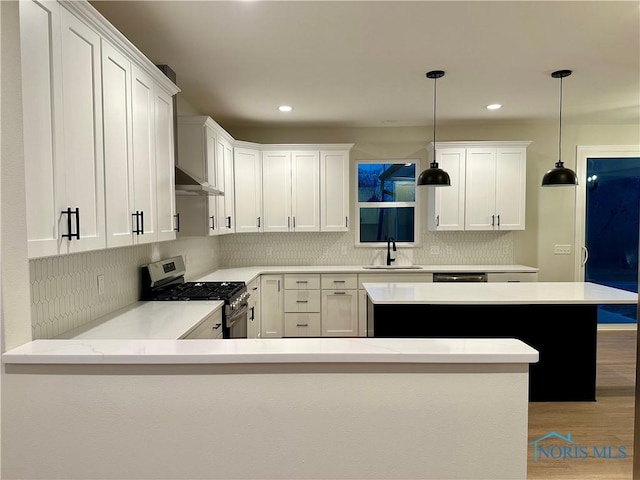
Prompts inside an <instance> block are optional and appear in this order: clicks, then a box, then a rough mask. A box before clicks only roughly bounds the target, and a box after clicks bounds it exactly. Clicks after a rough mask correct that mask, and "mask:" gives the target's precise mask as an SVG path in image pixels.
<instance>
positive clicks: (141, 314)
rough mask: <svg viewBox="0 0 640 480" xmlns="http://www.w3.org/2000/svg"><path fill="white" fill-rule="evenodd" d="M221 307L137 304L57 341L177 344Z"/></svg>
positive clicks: (204, 303) (215, 303) (212, 303)
mask: <svg viewBox="0 0 640 480" xmlns="http://www.w3.org/2000/svg"><path fill="white" fill-rule="evenodd" d="M223 305H224V302H221V301H209V300H206V301H197V302H136V303H134V304H132V305H129V306H127V307H125V308H122V309H120V310H117V311H115V312H113V313H111V314H109V315H106V316H104V317H101V318H99V319H98V320H96V321H94V322H91V323H88V324H86V325H83V326H81V327H78V328H75V329H73V330H69V331H68V332H65V333H64V334H62V335H60V336H59V337H58V338H61V339H72V338H73V339H83V340H84V339H101V340H119V339H128V340H130V339H145V340H176V339H178V338H180V337H181V336H182V335H184V334H185V333H187V332H188V331H189V330H190V329H191V328H192V327H194V326H196V325H197V324H198V323H200V322H201V321H202V320H204V319H205V318H207V317H208V316H209V315H210V314H212V313H213V312H215V311H216V310H219V309H220V308H222V306H223ZM65 341H68V340H65Z"/></svg>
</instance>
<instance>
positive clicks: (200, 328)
mask: <svg viewBox="0 0 640 480" xmlns="http://www.w3.org/2000/svg"><path fill="white" fill-rule="evenodd" d="M216 338H222V309H219V310H217V311H215V312H214V313H212V314H211V315H209V316H208V317H207V318H205V319H204V320H203V321H202V322H200V323H199V324H198V325H196V326H195V327H194V328H192V329H191V330H189V331H188V332H187V333H186V334H185V335H183V336H182V337H180V339H181V340H195V339H216Z"/></svg>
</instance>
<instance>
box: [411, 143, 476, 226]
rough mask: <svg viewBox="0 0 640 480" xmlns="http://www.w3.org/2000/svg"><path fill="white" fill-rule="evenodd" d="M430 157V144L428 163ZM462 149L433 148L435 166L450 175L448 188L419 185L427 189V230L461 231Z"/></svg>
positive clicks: (431, 150) (463, 171) (463, 162)
mask: <svg viewBox="0 0 640 480" xmlns="http://www.w3.org/2000/svg"><path fill="white" fill-rule="evenodd" d="M432 159H433V144H431V145H430V146H429V163H431V161H432ZM465 159H466V150H465V149H464V148H443V149H437V150H436V161H437V162H438V166H439V167H440V168H441V169H442V170H444V171H445V172H447V173H448V174H449V178H450V179H451V186H449V187H421V188H427V189H428V192H427V194H428V210H427V212H428V213H427V228H428V229H429V230H464V195H465Z"/></svg>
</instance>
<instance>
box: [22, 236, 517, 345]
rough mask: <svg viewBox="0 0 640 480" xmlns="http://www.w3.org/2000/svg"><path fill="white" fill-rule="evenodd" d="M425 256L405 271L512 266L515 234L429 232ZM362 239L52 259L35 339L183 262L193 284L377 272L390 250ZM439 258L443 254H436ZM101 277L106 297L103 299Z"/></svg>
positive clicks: (34, 300) (401, 253) (411, 251)
mask: <svg viewBox="0 0 640 480" xmlns="http://www.w3.org/2000/svg"><path fill="white" fill-rule="evenodd" d="M422 240H423V244H422V247H421V248H400V249H399V250H398V252H397V256H396V262H397V263H398V264H400V263H402V264H421V265H435V264H439V265H454V264H490V265H491V264H493V265H496V264H511V263H513V240H512V236H511V233H509V232H504V233H502V232H499V233H498V232H424V233H423V238H422ZM354 242H355V233H353V232H346V233H256V234H251V233H244V234H235V235H225V236H221V237H212V238H196V237H194V238H188V239H180V240H176V241H174V242H162V243H155V244H149V245H142V246H136V247H125V248H116V249H110V250H100V251H95V252H86V253H79V254H74V255H62V256H58V257H47V258H41V259H36V260H31V261H30V262H29V268H30V280H31V325H32V329H33V339H34V340H35V339H40V338H54V337H56V336H58V335H60V334H61V333H64V332H65V331H67V330H70V329H72V328H76V327H79V326H81V325H84V324H86V323H88V322H91V321H93V320H95V319H96V318H99V317H101V316H103V315H106V314H108V313H110V312H113V311H115V310H117V309H119V308H122V307H125V306H127V305H129V304H131V303H133V302H135V301H137V300H138V299H139V288H140V287H139V275H140V266H141V265H143V264H145V263H148V262H151V261H157V260H160V259H162V258H167V257H171V256H174V255H183V256H184V257H185V259H186V262H187V265H186V268H187V279H188V280H190V279H195V278H198V277H199V276H201V275H203V274H205V273H207V272H210V271H212V270H215V269H217V268H222V267H225V268H230V267H244V266H253V265H255V266H260V265H369V264H373V263H384V261H385V256H386V249H384V248H366V247H361V248H356V247H354ZM435 252H438V253H435ZM98 275H104V285H105V288H104V294H102V295H98V280H97V278H98Z"/></svg>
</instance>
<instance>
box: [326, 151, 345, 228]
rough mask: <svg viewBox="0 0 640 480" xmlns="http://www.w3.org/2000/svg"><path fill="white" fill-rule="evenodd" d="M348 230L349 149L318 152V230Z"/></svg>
mask: <svg viewBox="0 0 640 480" xmlns="http://www.w3.org/2000/svg"><path fill="white" fill-rule="evenodd" d="M348 230H349V151H347V150H345V151H321V152H320V231H322V232H346V231H348Z"/></svg>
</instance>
